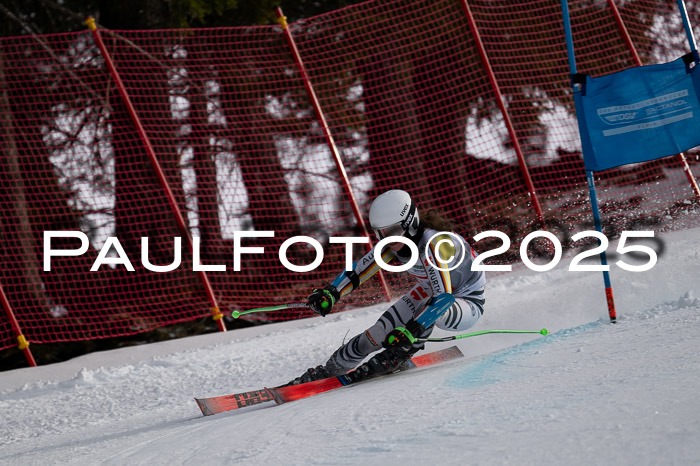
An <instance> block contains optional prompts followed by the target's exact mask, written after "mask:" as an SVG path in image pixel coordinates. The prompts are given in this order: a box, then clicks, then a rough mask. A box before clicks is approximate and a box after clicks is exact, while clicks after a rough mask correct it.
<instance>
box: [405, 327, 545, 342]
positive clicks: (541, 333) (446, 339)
mask: <svg viewBox="0 0 700 466" xmlns="http://www.w3.org/2000/svg"><path fill="white" fill-rule="evenodd" d="M487 333H539V334H540V335H548V334H549V330H547V329H546V328H543V329H542V330H481V331H480V332H472V333H463V334H461V335H453V336H450V337H443V338H425V339H419V340H417V342H419V343H422V342H424V341H431V342H439V341H452V340H461V339H462V338H469V337H476V336H479V335H486V334H487Z"/></svg>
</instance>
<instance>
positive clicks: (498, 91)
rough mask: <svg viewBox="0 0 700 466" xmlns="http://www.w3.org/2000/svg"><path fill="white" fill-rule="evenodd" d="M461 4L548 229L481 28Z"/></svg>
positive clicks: (539, 214) (527, 183) (534, 201)
mask: <svg viewBox="0 0 700 466" xmlns="http://www.w3.org/2000/svg"><path fill="white" fill-rule="evenodd" d="M460 4H461V5H462V10H464V14H465V15H466V16H467V21H468V22H469V28H470V29H471V31H472V37H473V38H474V42H475V43H476V47H477V49H478V50H479V56H480V57H481V63H482V64H483V66H484V69H485V70H486V74H487V75H488V77H489V81H490V83H491V88H492V89H493V93H494V95H495V96H496V103H497V104H498V108H499V109H500V110H501V114H502V115H503V121H504V122H505V124H506V128H507V129H508V135H509V136H510V140H511V142H512V143H513V149H515V154H516V155H517V157H518V165H519V166H520V173H521V174H522V176H523V180H524V181H525V186H526V187H527V190H528V193H529V194H530V199H531V200H532V205H533V207H534V208H535V213H536V214H537V220H538V221H539V222H540V225H542V229H546V227H545V224H544V215H543V214H542V207H541V206H540V201H539V199H538V198H537V193H536V192H535V185H534V184H533V183H532V178H531V177H530V171H529V170H528V168H527V163H525V155H523V150H522V148H521V147H520V141H518V135H517V134H516V133H515V127H514V126H513V122H512V121H511V120H510V115H509V114H508V109H506V106H505V104H504V103H503V94H501V89H500V87H499V85H498V80H497V79H496V74H495V73H494V72H493V68H491V63H490V62H489V57H488V55H487V54H486V49H485V48H484V43H483V42H482V40H481V35H480V34H479V30H478V29H477V26H476V21H475V20H474V15H473V14H472V11H471V9H470V8H469V4H468V3H467V0H460Z"/></svg>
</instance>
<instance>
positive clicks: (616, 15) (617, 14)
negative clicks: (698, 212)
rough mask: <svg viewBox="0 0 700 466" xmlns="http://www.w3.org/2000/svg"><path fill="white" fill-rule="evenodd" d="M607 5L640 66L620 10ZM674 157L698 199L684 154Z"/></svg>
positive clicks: (699, 188)
mask: <svg viewBox="0 0 700 466" xmlns="http://www.w3.org/2000/svg"><path fill="white" fill-rule="evenodd" d="M608 5H609V6H610V11H612V14H613V17H614V18H615V23H616V24H617V27H618V29H620V34H621V35H622V38H623V39H624V40H625V44H626V45H627V48H628V49H629V51H630V53H631V54H632V59H633V60H634V63H635V64H636V65H637V66H642V60H641V58H639V54H638V53H637V49H636V48H635V46H634V43H633V42H632V37H630V34H629V32H628V31H627V27H626V26H625V23H624V21H623V20H622V16H621V15H620V10H618V9H617V5H615V2H614V0H608ZM676 157H678V161H679V162H680V164H681V166H682V167H683V171H684V172H685V176H686V177H687V178H688V181H689V182H690V188H691V189H692V190H693V191H694V192H695V196H697V198H698V199H700V186H698V182H697V181H696V180H695V177H694V176H693V172H692V171H690V165H688V159H686V157H685V154H684V153H683V152H681V153H679V154H678V155H677V156H676Z"/></svg>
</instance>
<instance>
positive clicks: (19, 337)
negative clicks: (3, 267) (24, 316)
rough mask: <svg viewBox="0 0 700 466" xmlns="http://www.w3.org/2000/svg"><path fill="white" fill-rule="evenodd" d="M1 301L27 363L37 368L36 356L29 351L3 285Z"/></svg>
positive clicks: (0, 286) (0, 291)
mask: <svg viewBox="0 0 700 466" xmlns="http://www.w3.org/2000/svg"><path fill="white" fill-rule="evenodd" d="M0 301H1V302H2V307H3V308H4V309H5V313H6V314H7V318H8V319H9V321H10V325H12V330H13V331H14V332H15V335H17V347H18V348H19V349H21V350H22V352H23V353H24V357H25V358H27V362H28V363H29V365H30V366H32V367H36V361H35V360H34V356H33V355H32V352H31V350H30V349H29V342H28V341H27V339H26V338H25V337H24V334H22V327H20V326H19V322H17V318H16V317H15V313H14V312H12V306H10V300H9V299H7V295H5V290H3V288H2V284H0Z"/></svg>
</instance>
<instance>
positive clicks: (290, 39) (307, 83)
mask: <svg viewBox="0 0 700 466" xmlns="http://www.w3.org/2000/svg"><path fill="white" fill-rule="evenodd" d="M275 12H276V13H277V22H278V23H279V24H280V25H281V26H282V31H283V32H284V37H285V39H286V40H287V45H289V48H290V50H291V52H292V56H293V57H294V61H295V62H296V64H297V67H298V68H299V73H300V74H301V77H302V80H303V81H304V87H306V92H307V93H308V94H309V99H310V100H311V104H312V105H313V107H314V112H315V113H316V118H318V122H319V123H320V125H321V129H322V130H323V136H324V137H325V139H326V143H327V144H328V147H329V148H330V150H331V154H333V159H334V160H335V165H336V167H337V168H338V172H340V178H341V179H342V180H343V187H344V188H345V191H346V193H345V194H346V195H347V196H348V199H349V200H350V205H351V206H352V212H353V214H354V215H355V220H357V224H358V225H360V227H361V228H362V231H363V232H364V233H365V236H367V238H369V246H370V249H371V248H372V247H373V246H374V241H372V235H371V234H370V232H369V229H368V228H367V225H366V224H365V221H364V220H363V218H362V214H361V213H360V208H359V206H358V205H357V200H356V199H355V195H354V194H353V192H352V187H351V186H350V180H349V179H348V174H347V172H346V171H345V166H344V165H343V160H342V159H341V158H340V152H339V151H338V147H337V146H336V144H335V140H334V139H333V135H332V134H331V130H330V128H329V127H328V123H327V122H326V117H325V116H324V115H323V110H321V104H320V103H319V101H318V98H317V97H316V92H314V88H313V85H312V84H311V80H310V79H309V76H308V74H307V73H306V68H304V62H303V61H302V59H301V54H299V49H298V48H297V44H296V42H295V41H294V36H292V33H291V31H290V30H289V25H288V24H287V17H286V16H284V14H283V13H282V8H280V7H277V8H276V9H275ZM379 281H380V282H381V284H382V289H383V290H384V295H385V296H386V299H387V300H388V299H391V293H390V292H389V286H388V284H387V282H386V278H385V277H384V274H383V273H382V270H380V271H379Z"/></svg>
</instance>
